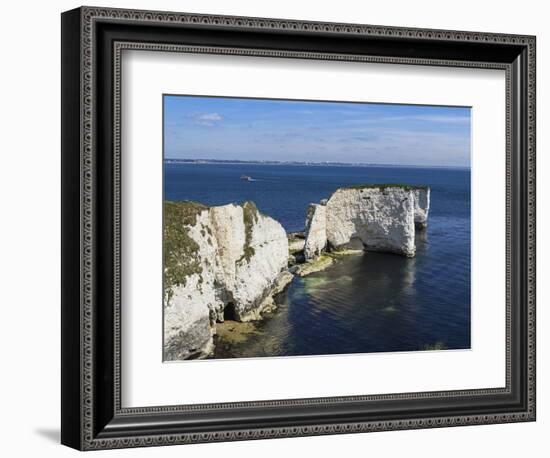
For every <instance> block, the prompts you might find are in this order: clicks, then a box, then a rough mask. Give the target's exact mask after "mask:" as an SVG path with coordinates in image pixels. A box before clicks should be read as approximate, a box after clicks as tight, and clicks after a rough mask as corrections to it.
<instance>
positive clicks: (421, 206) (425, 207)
mask: <svg viewBox="0 0 550 458" xmlns="http://www.w3.org/2000/svg"><path fill="white" fill-rule="evenodd" d="M414 197H415V205H414V224H415V226H416V228H417V229H426V227H427V226H428V213H429V212H430V188H428V187H427V186H422V187H417V188H415V189H414Z"/></svg>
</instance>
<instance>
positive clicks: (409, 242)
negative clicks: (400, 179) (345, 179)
mask: <svg viewBox="0 0 550 458" xmlns="http://www.w3.org/2000/svg"><path fill="white" fill-rule="evenodd" d="M323 203H324V205H322V204H312V205H311V206H310V210H309V212H308V215H309V216H308V220H307V227H306V234H307V237H306V243H305V248H304V254H305V259H306V260H307V261H311V260H313V259H315V258H316V257H317V256H319V254H320V253H321V252H322V251H323V250H324V249H325V246H327V247H328V248H329V249H331V250H335V249H336V250H338V249H342V248H357V246H361V247H362V248H363V249H365V250H370V251H384V252H392V253H398V254H402V255H404V256H414V255H415V251H416V247H415V225H416V226H417V227H426V224H427V220H428V212H429V205H430V189H429V188H427V187H415V186H407V185H359V186H354V187H350V188H340V189H338V190H336V192H334V194H332V196H331V197H330V199H328V200H327V201H326V202H323ZM323 217H324V219H323ZM308 247H311V248H310V249H309V251H306V250H307V249H308ZM319 247H321V248H319Z"/></svg>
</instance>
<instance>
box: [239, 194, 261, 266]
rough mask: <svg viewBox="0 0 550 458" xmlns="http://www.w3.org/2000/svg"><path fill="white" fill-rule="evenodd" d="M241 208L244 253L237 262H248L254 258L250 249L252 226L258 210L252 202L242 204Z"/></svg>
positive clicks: (252, 250)
mask: <svg viewBox="0 0 550 458" xmlns="http://www.w3.org/2000/svg"><path fill="white" fill-rule="evenodd" d="M241 207H242V208H243V222H244V233H245V241H244V253H243V255H242V256H241V258H240V259H239V260H238V261H237V262H240V261H242V260H243V259H245V260H246V262H248V261H250V258H252V256H254V253H255V251H254V248H253V247H252V245H251V244H252V226H254V224H256V223H257V222H258V213H259V212H258V208H257V207H256V204H255V203H254V202H252V201H247V202H243V203H242V204H241Z"/></svg>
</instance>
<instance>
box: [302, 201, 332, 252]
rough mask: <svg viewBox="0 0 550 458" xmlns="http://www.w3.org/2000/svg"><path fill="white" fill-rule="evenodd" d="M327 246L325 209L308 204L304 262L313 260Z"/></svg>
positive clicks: (322, 206) (319, 205) (321, 206)
mask: <svg viewBox="0 0 550 458" xmlns="http://www.w3.org/2000/svg"><path fill="white" fill-rule="evenodd" d="M326 245H327V215H326V207H325V206H324V205H321V204H310V205H309V208H308V211H307V218H306V242H305V245H304V258H305V260H306V261H310V260H312V259H315V258H316V257H317V256H319V255H320V254H321V252H322V251H323V250H324V249H325V247H326Z"/></svg>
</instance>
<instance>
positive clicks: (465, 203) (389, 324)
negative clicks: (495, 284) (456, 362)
mask: <svg viewBox="0 0 550 458" xmlns="http://www.w3.org/2000/svg"><path fill="white" fill-rule="evenodd" d="M243 174H245V175H249V176H251V177H253V178H254V179H256V180H257V181H253V182H246V181H242V180H239V177H240V176H241V175H243ZM357 183H408V184H426V185H429V186H431V192H432V202H431V211H430V219H429V226H428V229H427V230H426V231H425V232H422V233H417V234H418V237H417V255H416V257H415V258H412V259H409V258H404V257H401V256H397V255H392V254H385V253H366V254H365V255H363V256H352V257H349V258H346V259H344V260H342V261H341V262H338V263H337V264H336V265H334V266H333V267H330V268H329V269H327V270H326V271H324V272H319V273H316V274H312V275H311V276H308V277H306V278H296V279H295V280H294V281H293V283H292V284H291V285H290V287H289V289H288V290H287V291H286V293H285V294H284V295H283V296H282V297H281V298H280V301H281V306H280V307H279V309H278V310H277V311H276V312H275V313H274V314H273V315H272V316H271V317H270V318H268V319H266V320H264V321H263V322H261V323H259V324H258V332H257V333H255V334H252V335H251V337H250V338H249V339H247V340H246V341H244V342H242V343H238V344H234V345H232V346H230V347H227V346H226V347H224V348H221V347H220V348H219V349H218V350H217V353H216V354H215V355H214V356H215V357H257V356H288V355H315V354H341V353H368V352H382V351H410V350H422V349H426V348H434V347H438V348H441V347H442V348H447V349H465V348H469V347H470V172H469V170H462V169H435V168H434V169H422V168H397V167H330V166H323V167H320V166H286V165H284V166H283V165H269V166H268V165H250V164H239V165H230V164H223V165H219V164H185V165H184V164H167V165H165V198H166V199H168V200H197V201H199V202H203V203H206V204H211V205H220V204H226V203H228V202H241V201H243V200H253V201H254V202H255V203H256V204H257V206H258V208H259V209H260V210H261V211H262V212H264V213H266V214H268V215H270V216H273V217H274V218H276V219H277V220H279V221H280V222H281V224H283V226H284V227H285V228H286V229H287V230H288V231H296V230H302V229H303V226H304V218H305V214H306V209H307V205H308V204H309V203H310V202H318V201H319V200H320V199H322V198H326V197H329V196H330V194H331V193H332V192H333V191H334V190H335V189H336V188H337V187H339V186H344V185H350V184H357Z"/></svg>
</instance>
